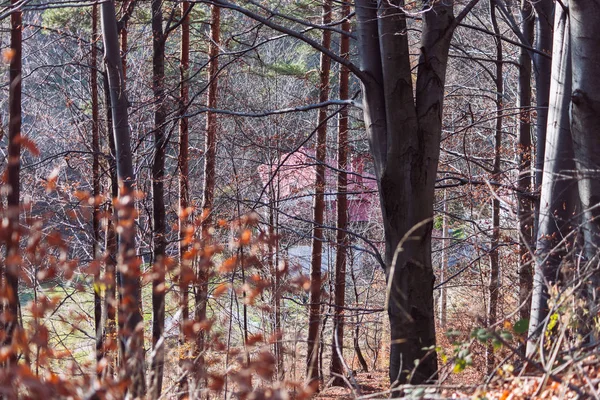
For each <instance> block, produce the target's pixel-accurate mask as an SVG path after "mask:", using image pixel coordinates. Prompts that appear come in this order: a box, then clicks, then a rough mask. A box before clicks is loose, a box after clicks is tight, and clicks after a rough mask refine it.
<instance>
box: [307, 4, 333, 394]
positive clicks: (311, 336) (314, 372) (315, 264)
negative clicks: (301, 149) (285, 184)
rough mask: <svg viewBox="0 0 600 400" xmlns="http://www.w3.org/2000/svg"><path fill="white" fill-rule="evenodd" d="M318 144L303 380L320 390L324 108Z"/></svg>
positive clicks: (323, 86) (326, 63)
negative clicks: (306, 347)
mask: <svg viewBox="0 0 600 400" xmlns="http://www.w3.org/2000/svg"><path fill="white" fill-rule="evenodd" d="M322 22H323V25H327V24H329V23H331V0H325V1H324V2H323V17H322ZM321 44H322V46H323V47H324V48H326V49H329V48H330V46H331V31H329V30H324V31H323V37H322V39H321ZM330 70H331V60H330V59H329V57H327V56H326V55H325V54H322V53H321V63H320V67H319V71H320V72H319V74H320V75H319V102H321V103H322V102H325V101H327V100H328V99H329V72H330ZM317 123H318V127H317V143H316V164H317V165H316V168H315V170H316V177H315V202H314V210H313V216H314V218H313V219H314V228H313V239H312V253H311V267H310V270H311V271H310V283H311V285H310V302H309V303H310V308H309V316H308V338H307V344H308V349H307V355H306V357H307V360H306V378H307V380H308V384H309V385H311V386H312V387H313V388H314V389H315V390H317V391H318V390H319V382H320V379H321V378H320V376H319V345H320V343H319V336H320V334H319V333H320V329H321V280H322V277H321V267H322V255H323V217H324V211H325V162H326V160H325V157H326V155H327V143H326V141H327V108H326V107H322V108H320V109H319V112H318V117H317Z"/></svg>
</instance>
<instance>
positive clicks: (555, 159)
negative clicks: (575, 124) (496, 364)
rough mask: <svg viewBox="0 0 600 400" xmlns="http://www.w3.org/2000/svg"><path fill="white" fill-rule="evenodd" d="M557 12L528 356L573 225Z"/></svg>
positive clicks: (566, 83) (564, 53) (563, 26)
mask: <svg viewBox="0 0 600 400" xmlns="http://www.w3.org/2000/svg"><path fill="white" fill-rule="evenodd" d="M556 11H557V13H556V18H555V19H556V21H555V28H554V50H553V57H552V58H553V60H552V83H551V88H550V89H551V90H550V93H551V97H550V107H549V113H548V134H547V137H546V153H545V161H544V169H543V171H544V174H543V178H542V188H541V190H542V191H541V198H540V214H539V227H538V232H537V235H538V236H537V249H536V265H535V276H534V280H533V294H532V302H531V303H532V304H531V319H530V324H529V342H528V343H527V354H528V355H529V356H531V355H533V354H534V353H535V351H536V350H537V348H536V345H537V343H536V342H537V339H538V338H539V336H540V332H541V329H542V327H543V324H544V319H545V318H546V316H547V314H548V303H547V301H548V288H547V285H549V284H552V283H556V282H558V280H559V276H558V274H559V265H560V263H561V259H562V258H563V257H564V256H565V255H566V253H567V251H568V250H569V249H568V247H569V246H568V243H569V242H571V243H572V238H571V240H569V239H568V234H569V232H571V230H572V229H571V228H572V227H571V226H570V221H571V218H572V216H573V212H574V211H575V209H576V201H575V199H574V195H573V194H574V193H576V190H577V184H576V182H575V180H574V179H573V171H574V170H575V162H574V159H573V158H574V153H573V143H572V140H571V129H570V123H569V106H570V100H571V99H570V94H571V76H572V71H571V56H570V48H569V18H568V15H567V13H566V12H565V11H563V9H562V7H557V9H556ZM563 238H567V239H566V240H567V241H566V242H563V243H561V241H562V239H563Z"/></svg>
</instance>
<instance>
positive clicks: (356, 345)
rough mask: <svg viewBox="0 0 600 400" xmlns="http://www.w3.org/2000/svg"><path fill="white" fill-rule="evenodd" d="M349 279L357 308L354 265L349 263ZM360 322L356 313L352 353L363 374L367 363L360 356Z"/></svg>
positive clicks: (367, 369)
mask: <svg viewBox="0 0 600 400" xmlns="http://www.w3.org/2000/svg"><path fill="white" fill-rule="evenodd" d="M350 277H351V278H352V288H353V289H354V299H355V301H356V302H355V304H356V307H358V306H359V304H361V303H360V296H359V294H358V287H357V285H356V275H355V274H354V265H352V263H350ZM361 322H362V318H360V317H359V316H358V313H356V325H355V327H354V338H353V339H354V340H353V342H354V352H355V353H356V358H358V363H359V364H360V366H361V368H362V370H363V372H369V366H368V365H367V361H366V360H365V357H364V356H363V354H362V350H361V349H360V342H359V339H360V325H361Z"/></svg>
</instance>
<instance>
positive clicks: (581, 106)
mask: <svg viewBox="0 0 600 400" xmlns="http://www.w3.org/2000/svg"><path fill="white" fill-rule="evenodd" d="M584 3H585V4H584ZM569 11H570V28H571V60H572V66H573V86H572V94H571V98H572V106H571V133H572V135H573V145H574V151H575V160H576V161H577V172H578V174H577V177H578V181H577V182H578V186H579V200H580V202H581V207H582V211H583V221H584V224H583V236H584V240H585V254H586V258H587V259H588V260H592V259H593V258H594V257H597V254H598V245H599V244H600V219H599V217H600V209H599V208H598V204H599V203H600V180H599V179H598V168H599V167H598V166H599V165H600V133H599V129H600V75H599V74H600V54H598V49H600V5H599V4H598V3H596V2H583V1H581V0H571V1H570V2H569ZM565 95H566V96H568V95H569V93H568V92H566V91H565ZM596 280H597V278H595V279H594V281H596Z"/></svg>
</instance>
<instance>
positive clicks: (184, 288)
mask: <svg viewBox="0 0 600 400" xmlns="http://www.w3.org/2000/svg"><path fill="white" fill-rule="evenodd" d="M190 7H191V5H190V3H189V2H187V1H184V2H183V3H181V15H182V18H183V20H182V22H181V58H180V62H181V66H180V69H181V70H180V72H181V77H180V81H181V83H180V85H181V89H180V90H181V91H180V98H179V115H180V118H179V290H180V291H181V298H180V307H181V326H182V327H183V326H185V323H186V321H188V320H189V318H190V315H189V294H188V290H189V280H190V276H191V273H192V263H191V260H190V259H189V258H186V257H185V254H186V252H187V250H188V243H187V241H186V240H187V239H186V238H187V233H186V229H187V227H188V226H189V223H190V218H189V216H188V211H187V209H188V207H189V176H190V173H189V152H188V147H189V128H188V118H187V116H186V114H187V106H188V102H189V68H190V17H189V15H188V14H189V12H188V10H189V8H190ZM185 343H186V337H185V334H184V332H183V329H182V330H181V332H180V334H179V346H180V348H181V349H183V346H184V345H185ZM184 363H185V359H184V358H183V357H182V358H181V361H180V365H181V366H182V368H181V371H180V373H181V374H182V375H181V376H182V378H181V380H180V381H179V391H180V393H181V394H182V396H185V395H186V394H187V391H188V378H187V374H186V373H184V368H183V366H184Z"/></svg>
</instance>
